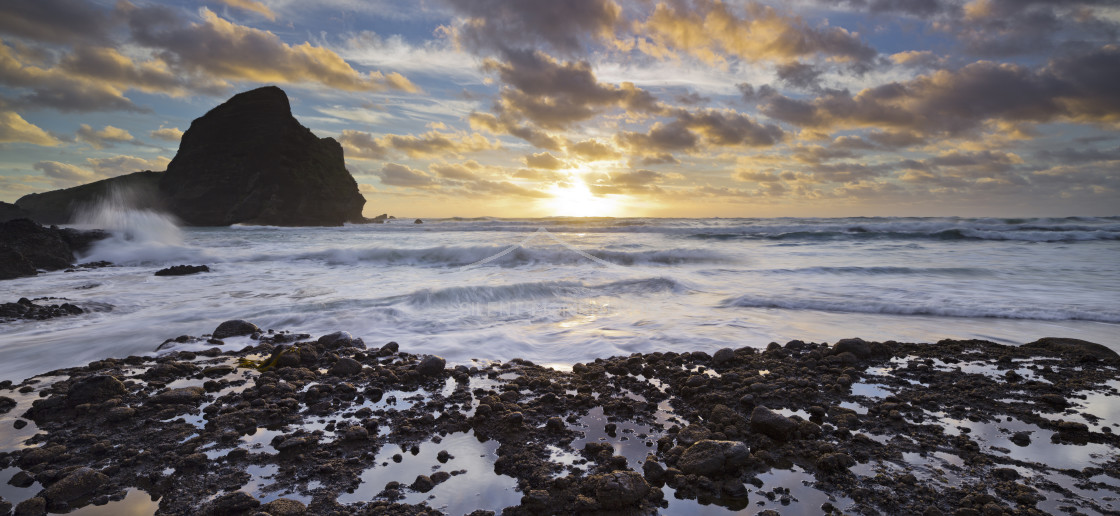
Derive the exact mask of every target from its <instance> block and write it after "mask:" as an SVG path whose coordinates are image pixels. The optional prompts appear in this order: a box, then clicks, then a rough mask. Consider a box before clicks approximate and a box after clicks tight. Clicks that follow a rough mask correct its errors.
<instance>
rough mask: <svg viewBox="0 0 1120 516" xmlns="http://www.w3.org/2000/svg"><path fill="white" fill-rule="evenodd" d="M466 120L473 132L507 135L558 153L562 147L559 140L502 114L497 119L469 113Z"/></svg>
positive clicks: (488, 115)
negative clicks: (482, 131) (480, 131)
mask: <svg viewBox="0 0 1120 516" xmlns="http://www.w3.org/2000/svg"><path fill="white" fill-rule="evenodd" d="M467 120H468V121H469V122H470V124H471V128H472V129H475V130H484V131H488V132H491V133H494V134H508V135H510V136H515V137H517V138H521V139H522V140H525V141H527V142H529V143H531V144H533V145H534V146H536V147H540V148H542V149H548V150H553V151H558V150H560V149H561V147H562V145H561V143H560V142H561V140H560V139H559V138H557V137H555V136H552V135H551V134H548V133H547V132H545V131H542V130H540V129H538V128H536V127H531V126H528V125H522V124H519V123H518V122H517V121H516V120H513V119H512V117H511V116H509V115H508V114H506V113H502V116H500V117H498V116H494V115H492V114H490V113H478V112H475V113H471V114H470V116H469V117H468V118H467Z"/></svg>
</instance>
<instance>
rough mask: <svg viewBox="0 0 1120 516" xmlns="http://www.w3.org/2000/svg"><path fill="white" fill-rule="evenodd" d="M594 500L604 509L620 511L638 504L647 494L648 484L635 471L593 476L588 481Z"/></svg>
mask: <svg viewBox="0 0 1120 516" xmlns="http://www.w3.org/2000/svg"><path fill="white" fill-rule="evenodd" d="M587 481H588V484H589V485H591V486H593V488H594V491H595V499H596V500H597V501H598V502H599V503H600V504H601V505H602V506H603V508H605V509H622V508H624V507H631V506H634V505H636V504H638V503H639V502H640V501H641V500H642V499H643V498H645V497H646V495H647V494H649V490H650V487H649V484H647V483H646V480H645V479H644V478H642V475H640V474H638V472H636V471H615V472H612V473H607V474H602V475H594V476H592V477H590V478H589V479H588V480H587Z"/></svg>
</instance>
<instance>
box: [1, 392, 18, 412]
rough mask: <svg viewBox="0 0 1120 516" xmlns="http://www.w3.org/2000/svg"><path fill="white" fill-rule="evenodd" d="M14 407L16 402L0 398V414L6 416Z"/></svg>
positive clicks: (5, 397) (3, 397)
mask: <svg viewBox="0 0 1120 516" xmlns="http://www.w3.org/2000/svg"><path fill="white" fill-rule="evenodd" d="M15 406H16V400H13V399H11V398H9V397H7V396H0V414H7V413H8V411H10V410H12V409H13V408H15Z"/></svg>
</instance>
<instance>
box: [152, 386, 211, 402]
mask: <svg viewBox="0 0 1120 516" xmlns="http://www.w3.org/2000/svg"><path fill="white" fill-rule="evenodd" d="M205 395H206V390H205V389H203V388H202V387H180V388H178V389H169V390H166V391H163V392H161V393H159V394H156V395H155V396H152V397H151V398H149V399H148V403H151V404H153V405H193V404H197V403H198V402H200V401H202V397H203V396H205Z"/></svg>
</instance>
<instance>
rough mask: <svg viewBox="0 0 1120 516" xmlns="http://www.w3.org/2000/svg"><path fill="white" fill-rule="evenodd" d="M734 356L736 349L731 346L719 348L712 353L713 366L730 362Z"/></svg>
mask: <svg viewBox="0 0 1120 516" xmlns="http://www.w3.org/2000/svg"><path fill="white" fill-rule="evenodd" d="M734 358H735V350H733V349H731V348H723V349H719V350H717V351H716V352H715V353H714V354H712V365H713V366H719V365H723V364H725V363H727V362H730V361H731V360H732V359H734Z"/></svg>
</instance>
